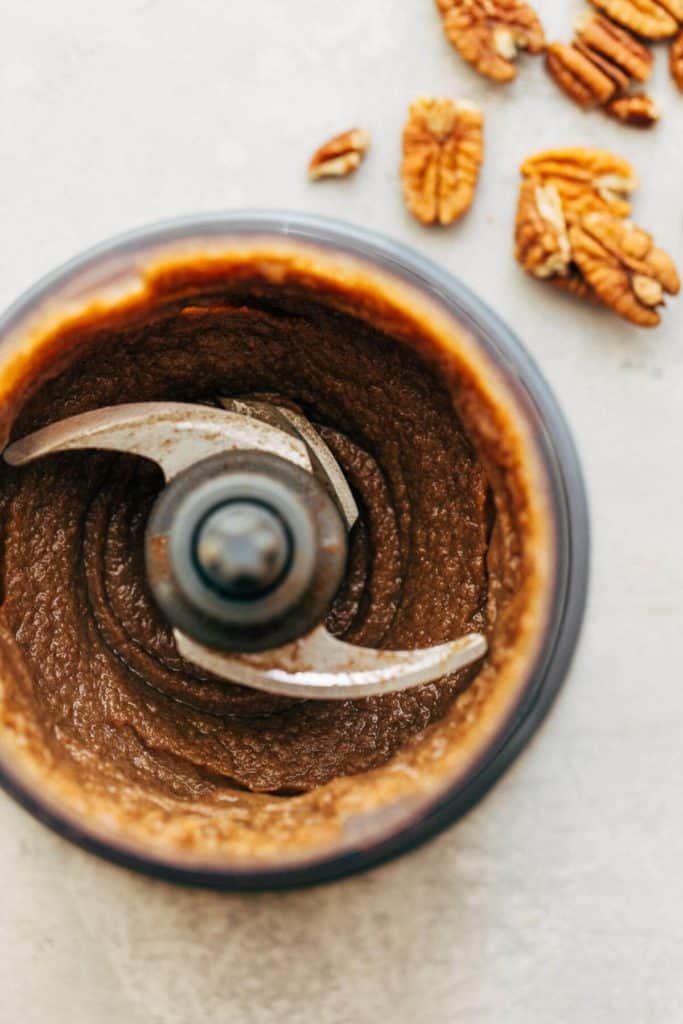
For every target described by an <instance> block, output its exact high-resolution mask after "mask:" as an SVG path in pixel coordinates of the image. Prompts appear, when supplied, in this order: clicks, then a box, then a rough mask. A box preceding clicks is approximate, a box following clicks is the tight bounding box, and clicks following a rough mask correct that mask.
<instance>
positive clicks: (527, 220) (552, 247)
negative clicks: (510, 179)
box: [515, 178, 571, 278]
mask: <svg viewBox="0 0 683 1024" xmlns="http://www.w3.org/2000/svg"><path fill="white" fill-rule="evenodd" d="M515 258H516V259H517V262H518V263H520V264H521V265H522V266H523V267H524V269H525V270H526V272H527V273H528V274H531V275H532V277H540V278H549V277H555V276H556V275H560V276H562V277H564V276H566V275H567V274H568V272H569V264H570V262H571V246H570V244H569V235H568V233H567V223H566V221H565V218H564V211H563V209H562V199H561V198H560V193H559V192H558V191H557V189H556V188H555V186H554V185H542V184H541V183H540V182H538V181H534V179H533V178H529V179H528V180H527V181H524V182H522V186H521V188H520V190H519V203H518V205H517V220H516V225H515Z"/></svg>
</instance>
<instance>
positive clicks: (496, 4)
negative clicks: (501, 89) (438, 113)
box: [436, 0, 545, 82]
mask: <svg viewBox="0 0 683 1024" xmlns="http://www.w3.org/2000/svg"><path fill="white" fill-rule="evenodd" d="M436 3H437V7H438V8H439V11H440V12H441V16H442V18H443V28H444V32H445V34H446V38H447V39H448V40H449V42H451V43H452V45H453V46H454V47H455V49H456V50H457V51H458V53H459V54H460V56H461V57H462V58H463V59H464V60H466V61H467V63H468V64H471V65H472V67H474V68H475V69H476V70H477V71H478V72H479V73H480V74H482V75H485V76H486V77H487V78H491V79H493V80H494V81H496V82H509V81H511V80H512V79H513V78H514V77H515V76H516V74H517V68H516V66H515V63H514V61H515V60H516V58H517V54H518V51H519V50H527V51H528V52H529V53H540V52H541V51H542V50H543V48H544V46H545V36H544V33H543V26H542V25H541V22H540V20H539V18H538V15H537V14H536V12H535V11H534V9H533V8H532V7H531V6H530V5H529V4H527V3H524V2H523V0H436Z"/></svg>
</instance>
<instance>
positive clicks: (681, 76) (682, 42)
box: [669, 32, 683, 92]
mask: <svg viewBox="0 0 683 1024" xmlns="http://www.w3.org/2000/svg"><path fill="white" fill-rule="evenodd" d="M669 67H670V68H671V77H672V78H673V80H674V82H675V83H676V85H677V86H678V88H679V89H680V90H681V92H683V32H681V33H680V35H678V36H676V38H675V39H674V41H673V43H672V44H671V52H670V53H669Z"/></svg>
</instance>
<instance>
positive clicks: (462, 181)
mask: <svg viewBox="0 0 683 1024" xmlns="http://www.w3.org/2000/svg"><path fill="white" fill-rule="evenodd" d="M483 128H484V116H483V114H482V113H481V111H480V110H479V109H478V108H477V107H475V106H474V105H473V104H471V103H466V102H465V101H457V102H456V101H453V100H450V99H433V98H431V97H421V98H420V99H418V100H416V101H415V102H414V103H413V104H411V107H410V110H409V112H408V120H407V121H406V125H405V128H404V130H403V163H402V166H401V180H402V183H403V195H404V199H405V203H406V206H407V207H408V209H409V210H410V212H411V213H412V214H413V216H414V217H416V218H417V220H419V221H421V222H422V223H423V224H437V223H438V224H443V225H446V224H452V223H453V222H454V221H456V220H457V219H458V218H459V217H461V216H462V215H463V214H464V213H465V212H466V211H467V210H468V209H469V208H470V206H471V205H472V201H473V200H474V194H475V191H476V187H477V182H478V180H479V169H480V167H481V162H482V160H483V155H484V137H483Z"/></svg>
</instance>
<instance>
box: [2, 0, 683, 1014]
mask: <svg viewBox="0 0 683 1024" xmlns="http://www.w3.org/2000/svg"><path fill="white" fill-rule="evenodd" d="M0 2H1V6H2V20H3V31H2V36H1V37H0V152H2V154H3V161H2V176H3V188H2V192H1V194H0V223H2V226H3V244H2V253H3V258H2V276H1V277H0V305H2V306H4V305H6V304H7V303H8V302H9V301H10V300H11V299H12V298H13V297H14V296H15V295H16V294H17V293H18V292H19V291H20V290H21V289H23V288H24V287H26V286H27V285H29V284H30V283H31V282H32V281H33V280H34V279H35V278H36V277H37V276H38V275H40V274H42V273H43V272H45V271H47V270H49V269H50V268H51V267H53V266H54V265H56V264H57V263H59V262H61V261H62V260H63V259H65V258H67V257H68V256H70V255H72V254H73V253H74V252H76V251H78V250H80V249H82V248H83V247H85V246H87V245H89V244H91V243H93V242H96V241H98V240H99V239H101V238H104V237H106V236H108V235H110V234H112V233H115V232H118V231H121V230H123V229H125V228H129V227H133V226H136V225H138V224H141V223H144V222H146V221H150V220H153V219H155V218H160V217H165V216H168V215H171V214H175V213H178V212H187V211H192V210H210V209H214V208H218V207H230V208H236V207H240V206H270V207H276V206H280V207H285V206H288V207H291V208H293V209H297V210H307V211H311V212H319V213H327V214H331V215H335V216H339V217H344V218H347V219H348V220H351V221H354V222H356V223H361V224H366V225H369V226H371V227H374V228H377V229H380V230H384V231H386V232H388V233H390V234H392V235H394V236H395V237H398V238H400V239H402V240H403V241H406V242H408V243H410V244H412V245H414V246H415V247H417V248H418V249H419V250H420V251H421V252H423V253H426V254H427V255H429V256H431V257H432V258H434V259H436V260H437V261H439V262H441V263H442V264H444V265H445V266H447V267H449V268H450V269H451V270H452V271H453V272H455V273H456V274H459V275H460V276H461V277H462V278H463V279H464V280H465V281H466V282H467V283H468V284H469V285H471V286H472V287H474V288H475V289H476V290H477V291H478V292H479V293H480V294H481V295H483V296H484V297H486V298H488V299H489V301H490V302H491V303H492V304H493V305H494V307H495V308H496V309H497V311H498V312H499V313H500V314H502V316H504V317H505V318H506V319H507V320H508V321H510V322H511V323H513V324H514V325H515V326H516V328H517V330H518V331H519V333H520V335H521V336H522V337H523V338H524V340H525V342H526V344H527V345H528V346H529V348H530V349H531V351H532V352H533V354H534V355H535V357H536V358H537V359H538V361H539V362H540V364H541V366H542V368H543V370H544V371H545V373H546V374H547V376H548V377H549V379H550V381H551V382H552V384H553V385H554V387H555V388H556V390H557V392H558V394H559V396H560V398H561V400H562V402H563V404H564V406H565V408H566V411H567V413H568V416H569V418H570V420H571V422H572V425H573V428H574V430H575V433H576V436H577V439H578V442H579V445H580V447H581V452H582V456H583V459H584V465H585V468H586V473H587V477H588V484H589V487H590V492H591V499H592V511H593V520H594V533H595V555H594V569H593V587H592V595H591V602H590V609H589V618H588V623H587V628H586V630H585V633H584V636H583V642H582V644H581V647H580V650H579V652H578V656H577V659H576V662H575V665H574V668H573V671H572V673H571V676H570V679H569V682H568V685H567V687H566V689H565V691H564V694H563V696H562V697H561V699H560V701H559V704H558V705H557V707H556V709H555V711H554V713H553V715H552V717H551V719H550V721H549V722H548V723H547V725H546V727H545V728H544V729H543V731H542V733H541V734H540V735H539V737H538V738H537V739H536V741H535V742H534V743H533V744H532V746H531V747H530V748H529V750H528V751H527V752H526V753H525V755H524V756H523V757H522V759H521V760H520V761H519V762H518V763H517V765H516V766H515V767H514V768H513V770H512V771H511V772H510V773H509V774H508V775H507V776H506V778H505V779H504V780H503V782H502V783H501V784H500V785H499V786H498V787H497V788H496V789H495V791H494V792H493V793H492V794H491V795H490V796H489V798H488V799H487V800H486V801H485V802H484V804H483V805H481V806H480V807H479V808H478V809H477V810H476V811H475V812H474V813H473V814H471V815H470V816H469V818H468V819H467V820H466V821H464V822H463V823H461V824H460V825H459V826H457V827H456V828H454V829H452V830H451V831H450V832H448V833H447V834H445V835H443V836H441V837H440V838H439V839H437V840H436V841H435V842H433V843H431V844H430V845H429V846H427V847H425V848H423V849H422V850H420V851H418V852H417V853H415V854H413V855H411V856H409V857H406V858H405V859H403V860H402V861H399V862H396V863H394V864H392V865H388V866H386V867H384V868H381V869H379V870H377V871H375V872H373V873H371V874H369V875H367V876H365V877H361V878H357V879H352V880H350V881H348V882H345V883H342V884H339V885H335V886H332V887H329V888H325V889H318V890H312V891H309V892H302V893H293V894H286V895H280V896H273V895H264V896H257V897H248V896H225V897H220V896H216V895H213V894H210V893H209V894H207V893H194V892H183V891H178V890H175V889H173V888H170V887H168V886H166V885H162V884H157V883H152V882H148V881H146V880H144V879H138V878H135V877H133V876H130V875H128V874H127V873H126V872H124V871H121V870H119V869H116V868H113V867H109V866H107V865H105V864H100V863H99V862H97V861H95V860H94V859H92V858H90V857H89V856H87V855H86V854H83V853H80V852H79V851H77V850H75V849H72V848H71V847H70V846H68V845H67V844H66V843H64V842H62V841H61V840H59V839H57V838H56V837H54V836H52V835H51V834H50V833H49V832H47V831H45V830H44V829H43V828H42V827H41V826H39V825H38V824H36V823H35V822H34V821H33V820H32V819H31V818H29V817H28V816H27V815H26V814H24V813H23V812H22V811H20V810H19V809H18V808H17V807H16V806H15V805H14V804H13V803H11V802H10V801H9V800H8V799H6V798H0V837H1V838H0V868H1V872H2V879H3V901H2V902H3V906H2V913H1V914H0V954H1V955H0V1022H1V1024H10V1022H13V1021H16V1020H19V1019H20V1020H22V1021H23V1022H24V1024H44V1022H45V1021H48V1020H49V1021H50V1024H90V1022H91V1021H94V1020H97V1021H98V1022H100V1024H119V1022H120V1021H122V1020H126V1021H128V1022H130V1024H142V1022H145V1024H187V1022H192V1024H194V1022H195V1021H202V1022H203V1024H224V1022H226V1021H230V1022H231V1024H233V1022H234V1024H279V1022H280V1021H283V1020H286V1021H288V1022H289V1024H309V1022H312V1021H315V1022H320V1024H347V1022H348V1021H355V1022H358V1024H370V1022H373V1024H374V1022H375V1021H377V1020H382V1019H387V1020H389V1019H390V1020H391V1021H392V1024H413V1021H416V1020H424V1021H426V1022H428V1024H454V1022H456V1021H457V1022H458V1024H461V1022H463V1024H500V1022H501V1021H504V1022H505V1024H548V1022H553V1024H586V1022H587V1021H590V1022H591V1024H624V1022H628V1024H678V1022H679V1021H680V1019H681V1010H680V1005H681V1000H682V999H683V980H682V979H681V972H680V963H681V956H682V954H683V922H682V921H681V919H680V916H679V915H680V912H681V905H682V903H683V875H682V874H681V871H680V864H681V858H682V857H683V826H682V825H681V801H680V779H681V773H682V770H683V752H682V748H681V740H680V734H681V717H682V716H683V691H682V689H681V685H680V674H681V672H680V621H681V594H682V593H683V558H682V556H681V550H680V510H681V506H682V504H683V477H682V476H681V473H680V466H681V463H682V461H683V406H682V405H681V401H680V395H681V389H682V388H683V348H682V347H681V344H682V341H683V339H682V338H681V333H682V331H681V325H682V323H683V303H682V302H681V301H680V300H679V301H678V302H676V301H674V302H673V303H672V304H671V308H670V309H669V311H668V312H667V313H666V314H665V317H664V322H663V324H662V326H661V327H660V328H658V329H656V330H654V331H652V332H650V333H649V334H647V333H644V332H640V331H638V330H637V329H636V328H631V327H630V326H629V325H628V324H623V323H621V322H620V321H619V320H617V319H616V318H615V317H614V316H613V315H611V314H609V313H606V312H605V313H603V312H602V311H600V310H598V309H593V308H591V307H589V306H585V307H584V306H582V305H579V304H575V303H574V302H573V301H572V300H571V298H570V297H568V296H565V295H562V294H560V293H557V294H556V293H555V292H554V291H553V290H552V289H548V288H544V287H543V285H542V284H537V283H536V282H534V281H532V280H531V279H527V277H526V276H525V275H524V273H523V271H522V270H521V268H520V267H518V266H517V265H516V264H515V262H514V261H513V259H512V255H511V249H512V231H513V223H514V213H515V200H516V193H517V187H518V170H517V168H518V165H519V163H520V162H521V159H522V158H523V157H524V156H525V155H527V154H529V153H531V152H535V151H537V150H540V149H542V148H550V147H553V146H559V145H567V144H570V143H572V142H574V143H577V144H587V145H601V146H604V147H606V148H609V149H614V150H615V151H616V152H621V153H623V154H624V155H625V156H628V157H630V158H631V159H632V160H633V162H634V163H635V164H636V166H637V168H638V169H639V171H640V172H641V175H642V177H643V187H642V189H641V190H640V191H639V193H638V194H637V196H636V199H635V212H636V217H637V220H638V223H640V224H642V225H643V226H644V227H646V228H648V229H649V230H652V232H653V233H654V234H655V235H656V237H657V239H658V242H659V243H660V244H661V245H662V246H663V247H664V248H665V249H667V250H668V251H670V252H671V253H672V255H673V256H674V257H675V258H676V259H677V260H678V261H679V263H680V262H681V258H682V257H683V251H682V248H683V247H682V244H681V221H682V219H683V196H682V195H681V191H680V170H681V166H680V165H681V155H680V136H681V127H682V126H683V101H682V100H681V97H680V96H679V95H678V94H677V93H676V92H675V90H674V88H673V86H672V85H671V84H670V81H669V78H668V71H667V68H666V53H665V52H660V53H659V54H658V61H657V68H656V71H655V75H654V80H653V84H652V89H651V91H652V93H653V94H655V95H658V96H660V97H661V99H662V107H663V115H662V123H661V125H660V126H659V127H658V128H657V129H655V130H654V132H653V133H652V134H650V135H648V136H647V137H643V136H642V135H640V134H638V133H633V132H629V131H628V130H627V129H625V128H622V127H620V126H619V125H618V124H616V123H614V124H613V123H612V122H607V121H606V120H605V118H603V117H601V116H600V115H599V114H595V115H583V114H582V113H581V112H580V111H579V110H578V109H576V108H574V107H573V106H572V105H571V104H568V103H567V102H566V101H565V100H564V98H563V97H562V96H560V95H558V94H557V90H556V89H555V87H554V85H553V84H552V82H550V81H548V80H547V79H546V77H545V75H544V73H543V68H542V62H541V61H539V60H536V59H534V58H531V57H525V59H524V60H523V61H522V63H521V68H520V73H519V77H518V80H517V81H516V82H515V83H514V84H512V85H510V86H508V87H504V88H503V89H500V88H496V86H494V85H490V84H488V83H487V82H485V81H483V80H482V79H481V78H479V77H478V76H477V75H476V74H475V73H474V72H473V71H471V70H470V69H469V68H468V67H466V66H465V65H464V64H463V62H462V61H461V60H460V59H459V57H458V55H457V54H455V53H454V52H453V51H452V49H451V47H450V46H449V45H448V43H447V41H446V40H445V39H444V37H443V33H442V30H441V25H440V23H439V18H438V14H437V13H436V11H435V9H434V5H433V3H432V0H347V2H346V3H345V4H344V6H343V10H342V9H341V8H339V7H338V6H335V5H315V17H312V10H313V8H312V5H311V0H288V3H287V4H286V5H283V4H282V3H279V2H276V0H264V2H263V3H262V4H261V5H260V6H259V8H258V17H257V16H256V15H255V9H254V6H253V4H251V3H247V2H246V0H231V2H230V3H225V2H224V0H205V2H204V3H202V4H195V5H190V4H189V3H186V2H178V0H167V2H166V3H165V4H161V3H159V2H154V0H147V2H144V0H120V2H119V3H118V4H117V5H116V6H115V7H111V6H110V7H107V8H105V7H102V5H93V4H91V3H87V2H86V0H78V2H77V0H63V2H62V3H61V4H58V5H57V4H51V3H48V2H47V0H43V2H42V3H39V4H32V5H16V4H15V5H10V4H9V2H8V0H0ZM536 6H537V9H538V11H539V13H540V14H541V16H542V17H543V18H544V20H545V23H546V29H547V32H548V37H549V38H566V37H568V36H569V32H570V26H571V20H572V17H573V15H574V13H575V11H576V9H577V8H580V5H576V6H574V5H573V4H570V3H567V4H566V5H565V4H564V3H557V2H556V0H537V4H536ZM38 8H39V16H38V14H37V9H38ZM420 92H429V93H433V94H436V95H448V94H449V93H450V94H452V95H454V96H464V97H467V98H469V99H472V100H474V101H475V102H477V103H479V104H481V105H482V106H483V108H484V109H485V111H486V114H487V145H488V156H487V161H486V163H485V165H484V168H483V171H482V178H481V187H480V190H479V193H478V195H477V200H476V203H475V205H474V207H473V209H472V211H471V213H470V214H469V215H468V216H467V218H465V219H464V220H463V221H462V222H461V223H460V224H459V225H457V226H456V227H455V228H453V229H450V230H447V231H438V230H434V229H433V230H426V229H421V228H420V226H419V225H417V224H414V223H413V222H412V218H410V216H409V214H408V213H407V212H406V211H405V210H404V209H403V205H402V201H401V191H400V185H399V181H398V170H399V159H400V135H401V126H402V124H403V121H404V119H405V111H406V108H407V106H408V103H409V102H410V101H411V100H412V99H413V98H414V96H415V95H416V94H418V93H420ZM354 124H363V125H365V126H367V128H368V129H369V130H370V131H371V132H372V134H373V142H374V145H373V148H372V151H371V152H370V154H369V155H368V159H367V160H366V162H365V164H364V166H363V167H362V168H361V169H360V170H359V172H358V174H356V175H355V176H354V178H353V179H350V180H348V181H345V182H340V183H338V182H331V183H322V184H320V185H318V186H311V185H309V184H308V183H307V181H306V162H307V159H308V157H309V155H310V152H311V149H312V148H313V147H314V146H315V145H316V144H317V143H318V142H319V140H320V139H321V138H325V137H326V135H332V134H334V133H335V132H337V131H340V130H342V129H343V128H345V127H350V126H352V125H354Z"/></svg>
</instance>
